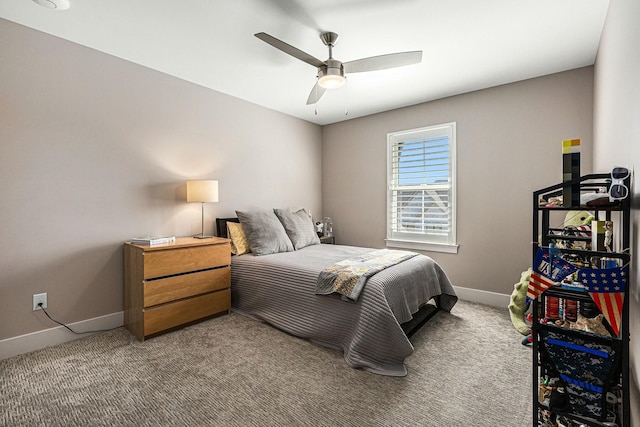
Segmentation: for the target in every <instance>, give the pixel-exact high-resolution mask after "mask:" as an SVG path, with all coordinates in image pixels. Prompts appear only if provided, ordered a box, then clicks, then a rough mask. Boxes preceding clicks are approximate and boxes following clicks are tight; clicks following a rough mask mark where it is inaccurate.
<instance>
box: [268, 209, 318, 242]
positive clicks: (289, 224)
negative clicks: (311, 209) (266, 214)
mask: <svg viewBox="0 0 640 427" xmlns="http://www.w3.org/2000/svg"><path fill="white" fill-rule="evenodd" d="M273 211H274V212H275V213H276V216H277V217H278V219H279V220H280V222H281V223H282V225H283V226H284V230H285V231H286V232H287V235H288V236H289V239H290V240H291V243H293V248H294V249H295V250H298V249H302V248H304V247H306V246H311V245H319V244H320V239H319V238H318V234H317V233H316V230H315V227H314V226H313V221H312V220H311V218H309V214H308V213H307V211H305V210H304V209H300V210H299V211H296V212H291V211H289V210H285V209H274V210H273Z"/></svg>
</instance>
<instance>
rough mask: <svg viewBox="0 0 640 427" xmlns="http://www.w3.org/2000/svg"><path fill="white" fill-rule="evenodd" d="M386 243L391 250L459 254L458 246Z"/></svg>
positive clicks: (390, 241) (403, 242)
mask: <svg viewBox="0 0 640 427" xmlns="http://www.w3.org/2000/svg"><path fill="white" fill-rule="evenodd" d="M386 242H387V243H386V244H387V247H391V248H403V249H417V250H421V251H430V252H444V253H448V254H457V253H458V247H459V246H458V245H449V244H445V243H425V242H416V241H410V240H392V239H386Z"/></svg>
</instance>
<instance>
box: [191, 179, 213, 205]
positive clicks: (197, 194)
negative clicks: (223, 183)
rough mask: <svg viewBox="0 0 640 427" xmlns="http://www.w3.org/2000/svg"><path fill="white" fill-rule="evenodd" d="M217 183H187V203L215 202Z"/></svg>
mask: <svg viewBox="0 0 640 427" xmlns="http://www.w3.org/2000/svg"><path fill="white" fill-rule="evenodd" d="M217 201H218V181H187V202H200V203H208V202H217Z"/></svg>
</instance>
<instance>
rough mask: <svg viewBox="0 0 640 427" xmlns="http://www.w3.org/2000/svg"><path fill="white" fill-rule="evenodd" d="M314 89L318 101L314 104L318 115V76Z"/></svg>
mask: <svg viewBox="0 0 640 427" xmlns="http://www.w3.org/2000/svg"><path fill="white" fill-rule="evenodd" d="M313 90H314V91H315V92H316V102H315V103H314V104H313V108H314V111H315V113H316V116H317V115H318V101H319V99H318V76H316V85H315V86H314V87H313Z"/></svg>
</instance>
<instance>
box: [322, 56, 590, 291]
mask: <svg viewBox="0 0 640 427" xmlns="http://www.w3.org/2000/svg"><path fill="white" fill-rule="evenodd" d="M592 105H593V67H586V68H581V69H578V70H573V71H567V72H564V73H559V74H554V75H550V76H545V77H541V78H536V79H531V80H527V81H523V82H519V83H513V84H508V85H504V86H499V87H495V88H491V89H486V90H482V91H477V92H472V93H467V94H463V95H459V96H455V97H451V98H446V99H442V100H438V101H434V102H428V103H425V104H420V105H416V106H412V107H408V108H403V109H398V110H394V111H389V112H385V113H381V114H376V115H372V116H368V117H364V118H359V119H354V120H349V121H347V122H342V123H337V124H333V125H329V126H325V127H323V134H322V141H323V152H322V199H323V212H324V214H325V215H329V216H331V217H332V218H333V223H334V231H335V234H336V239H337V241H338V243H341V244H350V245H360V246H370V247H384V243H385V242H384V239H385V236H386V136H387V133H388V132H392V131H399V130H405V129H413V128H419V127H423V126H428V125H434V124H439V123H445V122H453V121H455V122H457V158H458V215H457V221H458V243H459V245H460V248H459V253H458V254H455V255H453V254H443V253H436V252H428V253H427V254H428V255H429V256H431V257H432V258H434V259H436V260H437V261H438V262H439V263H440V264H441V265H442V266H443V267H444V270H445V271H446V272H447V274H448V275H449V277H450V279H451V280H452V282H453V284H454V285H456V286H461V287H466V288H473V289H479V290H485V291H491V292H498V293H502V294H510V293H511V292H512V290H513V284H514V283H515V282H517V281H518V280H519V279H520V273H521V272H522V271H523V270H525V269H526V268H528V267H529V266H530V264H531V243H530V242H531V240H532V238H531V225H532V222H531V214H532V206H531V203H532V201H531V197H532V195H531V193H532V191H534V190H536V189H538V188H542V187H546V186H548V185H552V184H555V183H556V182H559V181H561V180H562V143H561V141H562V140H563V139H568V138H580V139H581V140H582V146H581V149H582V154H581V165H582V171H583V173H588V172H590V170H591V160H592V159H591V150H592V115H593V111H592Z"/></svg>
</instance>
